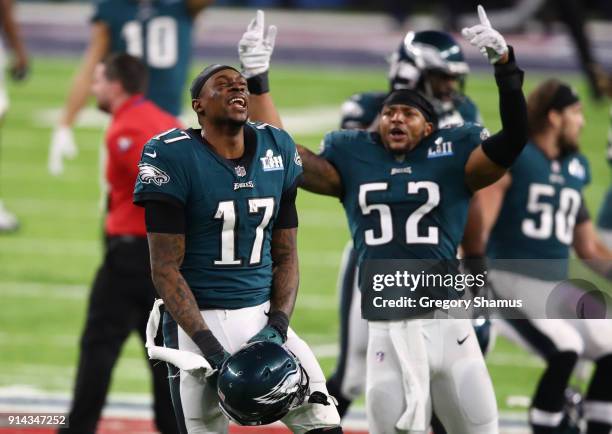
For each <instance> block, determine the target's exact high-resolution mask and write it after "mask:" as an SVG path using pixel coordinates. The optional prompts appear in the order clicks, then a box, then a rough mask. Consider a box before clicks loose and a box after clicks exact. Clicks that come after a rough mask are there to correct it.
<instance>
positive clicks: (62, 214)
mask: <svg viewBox="0 0 612 434" xmlns="http://www.w3.org/2000/svg"><path fill="white" fill-rule="evenodd" d="M76 65H77V63H76V61H75V60H67V59H63V60H57V59H55V60H51V59H37V60H36V62H35V63H34V68H33V71H32V78H31V79H30V81H29V82H28V83H26V84H24V85H20V86H12V87H11V88H10V93H11V101H12V106H11V109H10V112H9V114H8V116H7V118H6V120H5V123H4V126H3V129H2V160H1V168H0V182H1V188H2V190H1V196H2V197H3V199H4V200H5V203H6V205H7V206H8V207H9V208H10V209H11V210H12V211H14V212H15V213H16V214H18V216H19V217H20V219H21V223H22V227H21V230H20V231H19V232H18V233H16V234H11V235H2V236H0V300H1V301H2V305H1V307H0V309H1V313H0V387H4V386H11V385H28V386H32V387H34V388H38V389H41V390H51V391H61V392H69V391H70V390H71V388H72V383H73V379H74V373H75V368H74V367H75V363H76V360H77V354H78V340H79V336H80V333H81V329H82V325H83V320H84V315H85V307H86V302H87V295H88V286H89V284H90V282H91V280H92V278H93V275H94V272H95V270H96V267H97V266H98V264H99V262H100V260H101V243H100V240H101V217H100V215H101V214H100V211H99V205H98V204H99V187H98V186H99V170H98V149H99V147H100V144H101V143H102V140H103V133H102V128H101V127H100V126H90V127H78V128H76V130H75V132H76V139H77V143H78V144H79V145H80V154H79V157H78V158H77V159H76V160H75V161H72V162H69V163H68V164H67V169H66V171H65V173H64V175H63V176H61V177H58V178H53V177H51V176H50V175H48V173H47V168H46V159H47V145H48V142H49V139H50V135H51V127H52V125H53V121H52V120H50V119H49V113H50V112H52V111H53V110H54V109H59V107H60V106H61V105H62V104H63V101H64V95H65V92H66V90H67V88H68V86H69V82H70V77H71V76H72V74H73V72H74V70H75V68H76ZM528 77H529V78H528V81H527V86H526V87H527V89H531V88H532V87H533V85H534V83H535V82H537V80H539V79H540V78H542V76H537V77H536V76H530V75H528ZM568 79H569V80H571V81H572V83H574V84H576V85H577V87H578V89H580V91H581V93H582V94H583V95H586V94H585V88H584V86H582V85H581V83H579V81H578V80H577V79H575V78H571V77H569V78H568ZM272 86H273V91H274V95H275V99H276V101H277V103H278V105H279V107H280V110H281V114H282V113H283V110H284V109H286V110H287V112H291V113H293V114H294V115H295V114H297V116H298V117H299V114H300V113H301V111H308V112H309V113H311V114H312V113H315V114H316V113H317V111H318V110H319V109H320V110H321V113H323V112H324V109H325V108H327V109H329V108H330V107H339V105H340V104H341V102H342V101H343V100H344V99H345V98H347V97H348V96H349V95H351V94H352V93H354V92H357V91H363V90H376V89H384V88H385V87H386V82H385V72H384V71H382V70H380V71H376V70H371V71H362V70H357V71H355V70H348V69H322V68H316V69H314V68H313V69H311V70H308V69H304V68H299V69H298V68H289V67H282V68H281V67H279V68H277V69H276V70H275V71H274V73H273V75H272ZM467 92H468V93H469V95H470V96H472V98H473V99H474V100H475V101H476V103H477V104H478V105H479V106H480V108H481V111H482V113H483V117H484V120H485V123H486V124H487V126H488V127H489V129H491V130H492V131H494V130H496V128H498V126H499V120H498V115H497V98H496V91H495V85H494V82H493V79H492V77H490V76H487V75H474V76H473V77H471V78H470V79H469V81H468V88H467ZM186 104H187V101H186ZM186 107H187V106H186ZM186 111H187V115H189V111H188V109H186ZM322 116H323V115H322ZM586 116H587V120H588V122H587V123H588V125H587V127H586V129H585V131H584V133H583V149H584V151H585V152H586V154H587V156H588V157H589V159H590V161H591V164H592V170H593V174H594V181H593V183H592V185H591V186H590V187H589V188H588V190H587V194H586V196H587V201H588V204H589V205H590V209H591V212H592V214H594V213H595V212H596V211H597V210H598V208H599V204H600V202H601V198H602V196H603V194H604V192H605V190H606V188H607V187H608V184H609V173H608V169H607V167H606V162H605V158H604V156H605V150H604V142H605V138H606V134H607V126H608V121H607V107H606V106H593V105H592V104H591V103H590V102H589V101H587V107H586ZM315 118H316V116H315ZM317 128H318V127H317V125H316V122H314V123H313V126H312V128H305V129H304V128H303V130H304V132H303V134H298V135H296V136H295V138H296V141H298V142H300V143H303V144H305V145H308V146H310V147H313V148H315V147H317V146H318V144H319V142H320V140H321V138H322V135H323V133H324V132H325V131H324V130H321V131H319V130H318V129H317ZM299 210H300V237H299V251H300V260H301V288H300V296H299V298H298V303H297V309H296V312H295V315H294V317H293V320H292V324H293V326H294V328H295V329H296V330H297V332H298V333H300V334H301V335H302V337H304V338H305V339H306V340H307V341H308V342H309V343H310V344H311V345H313V347H314V348H315V349H316V351H317V352H318V353H319V354H320V355H321V362H322V364H323V367H324V369H325V371H326V372H329V371H330V370H331V369H332V367H333V364H334V357H335V356H333V353H334V349H335V343H336V339H337V338H336V336H337V330H338V324H337V295H336V289H335V285H336V273H337V269H338V263H339V260H340V255H341V252H342V248H343V246H344V244H345V242H346V240H347V239H348V231H347V229H346V222H345V218H344V213H343V211H342V208H341V206H340V204H339V203H338V202H337V201H336V200H333V199H329V198H324V197H320V196H315V195H312V194H309V193H301V194H300V197H299ZM143 354H144V351H143V348H142V346H141V344H140V343H139V341H138V340H137V339H136V338H135V337H132V338H131V339H130V340H129V341H128V343H127V345H126V346H125V348H124V351H123V354H122V358H121V361H120V363H119V366H118V369H117V370H116V371H115V375H114V379H113V385H112V391H113V392H120V393H144V392H146V391H148V390H149V384H148V378H147V370H146V367H145V363H144V359H143ZM541 366H542V365H541V363H540V362H539V361H538V360H537V359H535V358H534V357H533V356H530V355H528V354H526V353H524V352H523V351H521V350H519V349H517V348H515V347H513V346H512V345H510V344H509V343H507V342H506V341H504V340H502V339H499V340H498V342H497V346H496V349H495V351H494V352H493V354H491V356H490V357H489V367H490V370H491V373H492V376H493V380H494V383H495V388H496V392H497V394H498V399H499V403H500V405H501V406H502V407H504V406H505V405H506V400H507V397H508V396H510V395H529V394H530V393H531V390H532V388H533V386H534V381H535V380H536V378H537V376H538V374H539V372H540V370H541ZM1 393H2V392H1V391H0V394H1Z"/></svg>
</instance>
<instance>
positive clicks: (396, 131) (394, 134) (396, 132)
mask: <svg viewBox="0 0 612 434" xmlns="http://www.w3.org/2000/svg"><path fill="white" fill-rule="evenodd" d="M389 136H390V137H391V138H392V139H395V140H401V139H403V138H405V137H406V133H405V132H404V131H402V129H401V128H391V130H390V131H389Z"/></svg>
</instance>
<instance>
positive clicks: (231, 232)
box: [214, 197, 274, 266]
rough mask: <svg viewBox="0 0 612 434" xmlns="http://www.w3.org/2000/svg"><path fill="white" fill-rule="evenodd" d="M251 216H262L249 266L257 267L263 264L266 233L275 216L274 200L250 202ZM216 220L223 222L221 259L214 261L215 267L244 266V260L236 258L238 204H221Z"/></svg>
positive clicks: (252, 200) (229, 201)
mask: <svg viewBox="0 0 612 434" xmlns="http://www.w3.org/2000/svg"><path fill="white" fill-rule="evenodd" d="M248 205H249V214H262V212H261V211H260V210H261V209H263V217H262V219H261V222H260V223H259V225H258V226H257V228H256V229H255V240H254V241H253V248H252V249H251V256H250V258H249V265H257V264H259V263H261V255H262V252H263V241H264V231H265V229H266V227H267V226H268V224H269V223H270V220H271V219H272V215H273V214H274V198H273V197H265V198H254V199H249V200H248ZM214 218H215V220H222V221H223V226H222V228H221V259H216V260H215V261H214V264H215V265H222V266H232V265H242V260H241V259H238V258H236V250H237V247H238V246H237V245H236V244H237V237H236V203H235V202H234V201H233V200H226V201H223V202H219V205H218V206H217V212H215V217H214Z"/></svg>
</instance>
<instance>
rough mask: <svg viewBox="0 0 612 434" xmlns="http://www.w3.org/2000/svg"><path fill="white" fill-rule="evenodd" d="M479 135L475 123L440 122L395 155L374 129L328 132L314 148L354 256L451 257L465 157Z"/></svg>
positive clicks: (459, 232) (463, 214)
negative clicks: (326, 166)
mask: <svg viewBox="0 0 612 434" xmlns="http://www.w3.org/2000/svg"><path fill="white" fill-rule="evenodd" d="M487 136H488V133H487V131H486V130H485V129H483V128H482V127H481V126H479V125H475V124H465V125H463V126H461V127H455V128H442V129H439V130H437V131H435V132H434V133H433V134H431V135H430V136H428V137H426V138H425V139H423V140H422V141H421V142H420V143H419V144H418V145H417V146H416V147H415V148H414V149H412V150H411V151H410V152H408V153H407V154H405V158H404V159H403V160H398V159H397V158H396V157H394V155H393V154H392V153H390V152H389V151H387V150H386V148H385V147H384V145H383V144H382V142H381V141H380V137H379V136H378V134H376V133H372V132H367V131H359V130H343V131H335V132H332V133H330V134H328V135H327V136H326V137H325V140H324V143H323V146H324V147H323V151H322V154H321V155H322V156H323V157H324V158H326V159H327V160H328V161H330V162H331V163H332V164H333V165H334V166H335V167H336V169H337V170H338V172H339V173H340V177H341V179H342V186H343V195H342V199H341V200H342V204H343V206H344V210H345V212H346V216H347V219H348V222H349V228H350V231H351V235H352V238H353V243H354V246H355V249H356V250H357V252H358V257H359V262H360V263H361V262H362V261H364V260H368V259H454V258H455V256H456V252H457V246H458V244H459V242H460V241H461V239H462V236H463V230H464V226H465V222H466V219H467V209H468V204H469V201H470V198H471V196H472V195H471V192H470V190H469V189H468V187H467V186H466V184H465V182H464V178H465V164H466V162H467V160H468V158H469V155H470V154H471V152H472V151H473V150H474V149H475V148H476V147H477V146H478V145H479V144H480V143H481V142H482V141H483V140H484V139H485V138H486V137H487Z"/></svg>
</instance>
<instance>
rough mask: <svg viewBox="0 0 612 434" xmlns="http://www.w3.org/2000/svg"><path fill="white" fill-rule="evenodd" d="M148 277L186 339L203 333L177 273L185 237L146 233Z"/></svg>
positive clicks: (194, 306) (193, 303) (199, 317)
mask: <svg viewBox="0 0 612 434" xmlns="http://www.w3.org/2000/svg"><path fill="white" fill-rule="evenodd" d="M148 239H149V251H150V252H151V277H152V278H153V285H155V289H157V293H158V294H159V296H160V297H161V298H162V299H163V300H164V305H165V306H166V310H168V312H170V314H171V315H172V317H173V318H174V319H175V320H176V322H177V323H178V324H179V325H180V326H181V327H182V328H183V330H185V333H187V334H188V335H189V336H193V335H194V334H195V333H196V332H198V331H201V330H206V329H207V327H206V324H205V323H204V319H203V318H202V315H200V308H199V307H198V303H197V302H196V299H195V297H194V296H193V292H191V289H190V288H189V285H187V282H185V279H184V278H183V276H182V275H181V272H180V271H179V267H180V266H181V263H182V262H183V256H184V255H185V235H183V234H157V233H149V234H148Z"/></svg>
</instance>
